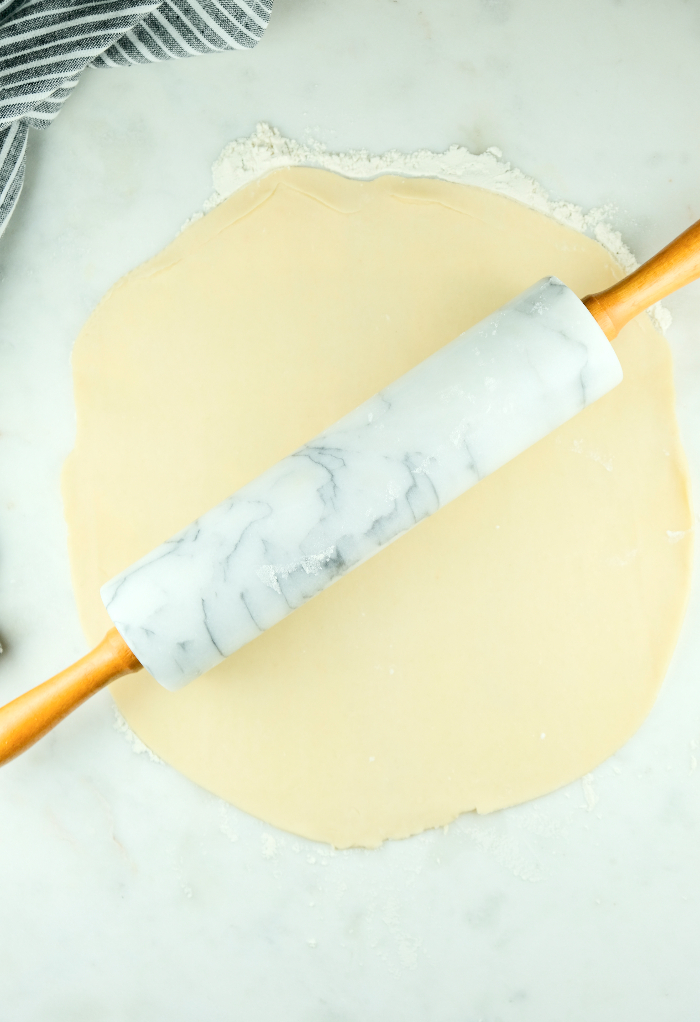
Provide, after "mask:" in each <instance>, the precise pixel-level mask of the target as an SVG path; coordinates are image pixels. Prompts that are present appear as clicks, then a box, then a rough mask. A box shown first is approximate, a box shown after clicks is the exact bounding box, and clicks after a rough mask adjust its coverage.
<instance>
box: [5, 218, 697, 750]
mask: <svg viewBox="0 0 700 1022" xmlns="http://www.w3.org/2000/svg"><path fill="white" fill-rule="evenodd" d="M698 277H700V221H698V222H697V223H695V224H693V226H691V227H689V228H688V230H687V231H685V232H684V233H683V234H681V235H680V236H679V237H678V238H676V240H675V241H673V242H671V244H670V245H668V246H667V247H666V248H664V249H663V250H662V251H661V252H659V253H658V254H657V255H655V256H654V257H653V258H652V259H650V260H649V261H648V262H646V263H645V264H644V265H643V266H641V267H640V268H639V269H637V270H635V271H634V273H631V274H630V275H629V276H627V277H625V278H624V279H623V280H621V281H620V282H619V283H617V284H614V285H613V286H612V287H610V288H608V289H607V290H605V291H601V292H599V293H598V294H594V295H589V296H588V297H587V298H584V299H583V300H582V301H580V300H579V299H578V298H577V297H576V296H575V295H574V294H573V292H572V291H570V290H569V288H567V287H566V286H565V285H564V284H562V282H561V281H559V280H557V279H556V278H555V277H548V278H545V279H544V280H542V281H539V282H538V283H537V284H535V285H534V286H533V287H531V288H529V289H528V290H527V291H525V292H524V293H523V294H522V295H520V296H519V297H518V298H516V299H514V300H513V301H512V302H509V303H508V304H507V305H505V306H504V307H503V308H502V309H499V310H498V311H497V312H495V313H493V314H492V315H490V316H487V317H486V319H485V320H482V322H481V323H478V324H477V325H476V326H474V327H472V328H471V329H469V330H467V331H466V332H465V333H464V334H462V335H461V336H460V337H458V338H457V339H456V340H455V341H452V342H451V343H450V344H448V345H446V346H445V347H444V348H441V349H440V350H439V351H437V352H436V353H435V354H434V355H431V356H430V357H429V358H428V359H426V360H425V361H424V362H421V363H420V365H418V366H416V367H415V368H414V369H411V370H410V371H409V372H408V373H406V374H405V375H404V376H402V377H401V378H400V379H399V380H396V381H395V382H394V383H392V384H390V385H389V386H388V387H386V388H385V389H384V390H383V391H381V392H380V393H379V394H377V395H375V396H374V397H372V398H370V399H369V401H367V402H365V404H363V405H361V406H360V407H359V408H357V409H355V411H354V412H351V413H350V414H349V415H347V416H345V418H343V419H341V420H340V421H339V422H338V423H336V424H335V425H334V426H331V427H330V428H329V429H327V430H326V431H325V432H324V433H322V434H321V435H320V436H319V437H316V438H315V439H314V440H311V441H309V443H308V444H305V445H304V447H302V448H301V449H300V450H299V451H296V452H294V454H292V455H290V456H289V457H288V458H285V459H283V461H281V462H279V463H278V464H277V465H275V466H273V468H271V469H269V470H268V471H267V472H265V473H264V474H263V475H262V476H260V477H259V478H258V479H256V480H254V481H253V482H252V483H250V484H248V485H247V486H245V487H244V488H243V489H242V490H239V491H238V492H237V493H235V494H234V495H233V496H232V497H230V498H229V499H228V500H226V501H224V502H223V504H220V505H219V506H218V507H216V508H214V509H212V510H211V511H209V512H207V514H205V515H203V516H202V517H201V518H199V519H198V520H197V521H196V522H193V523H192V525H190V526H188V528H186V529H184V530H183V531H182V532H181V533H179V534H178V535H177V536H174V537H173V538H172V539H170V540H168V541H167V542H166V543H164V544H162V545H161V546H160V547H158V548H157V549H156V550H154V551H152V552H151V553H150V554H148V555H147V556H146V557H144V558H142V560H141V561H138V562H137V563H136V564H135V565H132V566H131V567H130V568H127V569H126V571H124V572H122V573H121V575H118V576H117V577H116V578H115V579H112V580H111V581H110V582H108V583H107V584H106V585H105V586H104V587H103V589H102V598H103V600H104V603H105V606H106V608H107V611H108V613H109V615H110V617H111V618H112V620H113V622H114V624H115V627H114V628H111V629H110V630H109V631H108V633H107V635H106V636H105V638H104V639H103V640H102V642H101V643H100V644H99V645H98V646H97V647H96V648H95V649H94V650H92V651H91V652H90V653H88V654H87V655H86V656H84V657H83V658H82V659H81V660H79V661H78V662H77V663H75V664H73V665H72V666H71V667H68V668H67V669H66V670H65V671H62V672H61V673H60V674H57V675H56V676H55V677H53V678H51V679H50V680H49V681H46V682H44V683H43V684H42V685H39V686H37V687H36V688H34V689H32V690H31V691H29V692H27V693H25V694H24V695H21V696H19V697H18V698H17V699H15V700H13V701H12V702H10V703H8V704H7V705H6V706H4V707H2V708H0V764H3V763H6V762H8V761H9V760H11V759H13V758H14V757H15V756H17V755H19V754H20V753H21V752H23V751H24V750H25V749H27V748H29V747H30V746H31V745H33V744H34V742H36V741H37V740H38V739H39V738H41V737H42V736H43V735H45V734H46V733H47V732H48V731H50V730H51V729H52V728H53V727H55V725H56V724H58V723H59V721H61V720H62V719H63V718H64V717H65V716H67V715H68V714H69V713H70V712H71V711H72V710H74V709H75V708H76V707H77V706H79V705H80V704H81V703H82V702H84V701H85V700H86V699H87V698H88V697H89V696H91V695H92V694H93V693H94V692H97V691H98V690H99V689H101V688H103V687H104V686H105V685H107V684H108V683H109V682H110V681H114V680H115V679H116V678H119V677H121V676H122V675H124V674H130V673H133V672H135V671H138V670H140V669H141V668H142V666H143V667H146V669H147V670H148V671H149V672H150V673H151V674H152V675H153V676H154V677H155V678H156V680H157V681H160V682H161V684H163V685H164V686H165V687H166V688H170V689H177V688H179V687H181V686H182V685H184V684H187V682H189V681H191V680H193V679H194V678H195V677H198V676H199V675H200V674H202V673H203V672H204V671H206V670H208V669H209V668H211V667H213V666H215V664H217V663H219V662H221V660H223V659H225V658H226V657H227V656H230V655H231V654H232V653H233V652H235V650H236V649H239V648H240V647H241V646H242V645H244V644H245V643H246V642H249V641H250V640H251V639H254V638H255V637H256V636H257V635H259V634H260V633H261V632H262V631H264V630H266V629H267V628H269V627H271V626H272V625H273V624H276V623H277V621H280V620H281V619H282V618H283V617H285V616H286V615H287V614H289V613H290V612H291V611H292V610H294V609H296V607H298V606H301V604H303V603H305V602H306V601H307V600H308V599H310V598H311V597H313V596H315V595H316V594H317V593H319V592H321V591H322V590H323V589H325V588H326V587H327V586H328V585H330V584H331V583H332V582H334V581H336V579H338V578H340V577H342V575H344V574H346V573H347V572H348V571H349V570H351V569H352V568H354V567H357V566H358V565H359V564H361V563H362V562H363V561H365V560H367V559H368V558H369V557H370V556H372V554H374V553H376V552H377V551H379V550H381V549H382V548H383V547H384V546H386V545H387V544H388V543H391V542H393V540H395V539H397V538H399V536H401V535H403V533H404V532H406V531H407V530H408V529H409V528H412V527H413V526H414V525H416V524H417V523H418V522H420V521H421V520H422V519H423V518H426V517H428V516H429V515H431V514H433V513H434V512H435V511H437V510H439V508H440V507H442V506H443V505H444V504H446V503H447V502H449V501H450V500H452V499H454V498H455V497H457V496H459V495H460V494H462V493H464V492H465V491H466V490H467V489H469V488H470V487H471V486H473V485H474V484H475V483H477V482H478V481H479V480H480V479H482V478H483V477H484V476H486V475H488V474H490V473H491V472H493V471H495V470H496V469H497V468H500V467H501V465H503V464H505V463H506V462H507V461H510V460H511V459H512V458H514V457H516V456H517V455H518V454H519V453H521V452H522V451H524V450H526V449H527V448H528V447H530V446H531V445H532V444H534V443H536V442H537V441H538V440H540V439H542V438H543V437H544V436H546V435H547V434H548V433H550V432H552V430H554V429H556V428H557V427H558V426H560V425H562V424H563V423H564V422H566V421H567V420H568V419H570V418H572V417H573V416H574V415H575V414H576V413H577V412H579V411H581V410H582V409H583V408H585V407H587V406H588V405H589V404H591V403H592V402H593V401H595V400H597V398H599V397H602V396H603V394H605V393H607V392H608V391H609V390H611V389H612V388H613V387H615V386H616V385H617V384H618V383H619V382H620V380H621V379H622V370H621V368H620V364H619V362H618V360H617V357H616V356H615V353H614V352H613V350H612V348H611V347H610V345H609V344H608V341H610V340H612V339H613V338H615V337H616V336H617V334H618V332H619V331H620V330H621V329H622V327H623V326H624V325H625V324H626V323H628V322H629V321H630V320H631V319H633V318H634V317H635V316H636V315H637V314H638V313H640V312H642V311H643V310H644V309H647V308H649V306H651V305H653V304H654V303H655V302H658V301H660V300H661V299H662V298H665V297H666V296H667V295H669V294H670V293H671V292H673V291H676V290H678V289H679V288H681V287H683V286H684V285H685V284H688V283H690V282H691V281H693V280H696V279H697V278H698ZM487 362H488V365H487Z"/></svg>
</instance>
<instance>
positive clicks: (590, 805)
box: [581, 774, 598, 813]
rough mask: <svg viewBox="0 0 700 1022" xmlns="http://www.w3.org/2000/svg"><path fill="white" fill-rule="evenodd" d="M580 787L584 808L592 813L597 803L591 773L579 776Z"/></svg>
mask: <svg viewBox="0 0 700 1022" xmlns="http://www.w3.org/2000/svg"><path fill="white" fill-rule="evenodd" d="M581 787H582V788H583V797H584V798H585V800H586V805H585V806H584V808H585V809H586V810H587V811H588V812H589V813H592V812H593V809H594V808H595V806H596V805H597V804H598V794H597V792H596V790H595V788H594V786H593V774H585V775H584V776H583V777H582V778H581Z"/></svg>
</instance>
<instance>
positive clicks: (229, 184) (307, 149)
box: [183, 123, 671, 333]
mask: <svg viewBox="0 0 700 1022" xmlns="http://www.w3.org/2000/svg"><path fill="white" fill-rule="evenodd" d="M502 156H503V154H502V152H501V151H500V149H497V148H496V147H495V146H492V147H491V148H490V149H487V150H486V152H483V153H481V154H480V155H478V156H477V155H475V154H474V153H470V152H469V150H468V149H465V148H464V147H463V146H459V145H452V146H450V148H449V149H446V150H445V152H442V153H433V152H431V151H430V150H428V149H418V150H416V152H414V153H401V152H399V151H398V150H397V149H390V150H389V151H388V152H386V153H381V154H377V153H370V152H368V151H367V150H366V149H351V150H348V151H347V152H340V153H334V152H330V151H329V150H328V147H327V146H326V145H324V144H323V143H322V142H315V141H309V142H297V141H296V140H295V139H291V138H285V136H284V135H282V134H281V133H280V132H279V131H278V130H277V128H273V127H272V126H271V125H269V124H264V123H263V124H258V126H257V128H256V129H255V131H254V132H253V134H252V135H250V136H249V137H248V138H239V139H236V140H235V141H234V142H229V144H228V145H227V146H226V147H225V148H224V149H223V151H222V152H221V155H220V156H219V158H218V159H217V160H216V162H215V163H214V166H213V167H212V177H213V183H214V191H213V192H212V194H211V195H210V196H209V198H208V199H207V200H206V202H205V203H204V207H203V209H202V211H201V212H199V213H195V214H194V216H192V217H190V219H189V220H188V221H187V222H186V223H185V224H184V225H183V228H184V227H187V226H189V224H191V223H193V222H194V221H195V220H199V219H200V217H202V216H203V215H204V214H205V213H208V212H209V210H211V209H214V207H215V206H218V205H219V203H221V202H223V201H224V200H225V199H227V198H228V197H229V195H231V194H232V193H233V192H235V191H236V190H237V189H239V188H242V187H243V186H244V185H246V184H248V183H249V182H251V181H254V180H256V178H259V177H263V176H264V175H265V174H269V173H270V172H271V171H273V170H279V169H281V168H283V167H320V168H322V169H324V170H332V171H335V173H337V174H342V175H344V176H345V177H351V178H359V179H362V180H369V179H371V178H375V177H379V176H380V175H382V174H397V175H399V176H400V177H437V178H441V179H442V180H443V181H455V182H457V183H458V184H466V185H476V186H477V187H479V188H486V189H488V190H489V191H491V192H498V193H499V194H501V195H507V196H508V197H509V198H511V199H516V200H517V201H518V202H522V203H523V204H524V205H526V206H529V207H530V208H531V209H535V210H537V211H538V212H540V213H544V214H545V215H546V216H550V217H552V218H553V219H554V220H557V221H558V222H559V223H561V224H564V225H565V226H567V227H572V228H573V229H574V230H575V231H580V232H581V233H582V234H587V235H589V237H593V238H595V239H596V240H597V241H598V242H600V244H601V245H602V246H603V248H605V249H606V250H607V251H608V252H609V253H610V255H611V256H612V257H613V259H615V261H616V262H617V263H619V264H620V266H622V268H623V269H624V271H625V273H631V272H632V270H634V269H636V268H637V266H638V265H639V263H638V262H637V260H636V259H635V257H634V256H633V254H632V252H631V251H630V250H629V248H628V247H627V245H626V244H625V243H624V241H623V240H622V236H621V235H620V233H619V231H616V230H614V228H613V227H612V226H611V225H610V224H609V223H608V221H607V219H606V217H607V216H609V215H610V213H611V212H612V208H611V207H603V208H598V209H591V210H589V212H588V213H585V212H584V211H583V209H582V208H581V207H580V206H577V205H575V204H574V203H572V202H563V201H557V200H554V199H551V198H550V197H549V195H548V194H547V192H546V191H545V189H544V188H543V187H542V185H540V184H538V183H537V181H535V180H534V179H533V178H531V177H528V176H527V175H526V174H523V172H522V171H521V170H518V169H517V167H513V166H512V165H511V164H510V163H505V162H504V161H503V160H502ZM648 313H649V316H650V317H651V319H652V322H653V323H654V325H655V326H656V328H657V329H658V330H660V331H661V332H662V333H663V332H664V331H665V330H667V329H668V327H669V326H670V325H671V313H670V312H669V311H668V309H665V308H664V307H663V306H662V305H661V304H660V303H657V304H656V305H653V306H652V307H651V308H650V309H649V310H648Z"/></svg>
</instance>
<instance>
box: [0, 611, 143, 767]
mask: <svg viewBox="0 0 700 1022" xmlns="http://www.w3.org/2000/svg"><path fill="white" fill-rule="evenodd" d="M140 669H141V664H140V663H139V662H138V660H137V659H136V657H135V656H134V654H133V653H132V652H131V650H130V649H129V647H128V646H127V645H126V643H125V642H124V640H123V639H122V637H121V635H120V634H119V632H118V631H117V629H116V628H110V630H109V631H108V632H107V634H106V635H105V637H104V639H103V640H102V642H101V643H100V644H99V646H96V647H95V648H94V649H93V650H92V652H91V653H88V654H87V656H84V657H83V658H82V659H81V660H78V662H77V663H75V664H73V666H72V667H67V668H66V670H65V671H61V673H60V674H57V675H55V676H54V677H53V678H49V680H48V681H45V682H44V683H43V685H37V687H36V688H33V689H31V690H30V691H29V692H25V693H24V695H22V696H18V697H17V699H13V700H12V702H11V703H8V704H7V706H3V707H2V708H1V709H0V766H2V764H3V763H7V762H9V760H11V759H14V758H15V756H19V754H20V752H24V750H25V749H28V748H29V747H30V745H33V744H34V742H36V741H38V740H39V739H40V738H43V736H44V735H45V734H46V733H47V732H48V731H50V730H51V728H53V727H55V726H56V724H58V723H59V722H60V721H62V720H63V718H64V717H67V716H68V714H69V713H70V712H71V710H74V709H75V708H76V707H77V706H80V704H81V703H84V702H85V700H86V699H87V698H88V696H91V695H92V694H93V693H94V692H97V691H99V689H101V688H104V686H105V685H106V684H107V683H108V682H110V681H113V680H114V679H115V678H120V677H121V676H122V675H123V674H131V673H133V672H134V671H138V670H140Z"/></svg>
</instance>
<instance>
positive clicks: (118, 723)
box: [114, 706, 163, 763]
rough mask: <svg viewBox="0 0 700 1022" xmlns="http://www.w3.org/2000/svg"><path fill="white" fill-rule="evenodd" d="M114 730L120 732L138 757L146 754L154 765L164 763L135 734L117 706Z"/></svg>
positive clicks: (115, 708)
mask: <svg viewBox="0 0 700 1022" xmlns="http://www.w3.org/2000/svg"><path fill="white" fill-rule="evenodd" d="M114 730H115V731H119V733H120V734H122V735H124V737H125V738H126V740H127V742H128V743H129V745H130V746H131V748H132V750H133V751H134V752H135V753H137V754H138V755H141V754H142V753H144V752H145V753H146V755H147V756H148V758H149V759H150V760H151V762H152V763H162V762H163V760H162V759H160V757H159V756H156V754H155V752H152V751H151V749H149V748H148V746H147V745H144V743H143V742H142V741H141V739H140V738H139V737H138V736H137V735H135V734H134V732H133V731H132V730H131V728H130V727H129V725H128V724H127V722H126V721H125V720H124V718H123V717H122V715H121V713H120V712H119V710H118V709H117V707H116V706H115V707H114Z"/></svg>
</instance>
